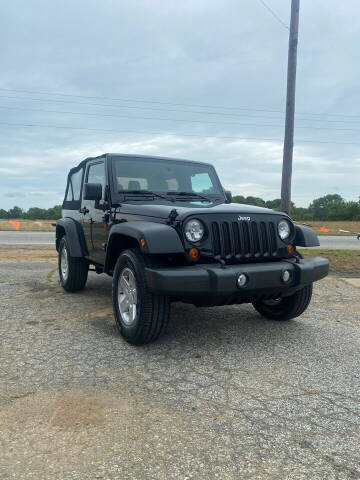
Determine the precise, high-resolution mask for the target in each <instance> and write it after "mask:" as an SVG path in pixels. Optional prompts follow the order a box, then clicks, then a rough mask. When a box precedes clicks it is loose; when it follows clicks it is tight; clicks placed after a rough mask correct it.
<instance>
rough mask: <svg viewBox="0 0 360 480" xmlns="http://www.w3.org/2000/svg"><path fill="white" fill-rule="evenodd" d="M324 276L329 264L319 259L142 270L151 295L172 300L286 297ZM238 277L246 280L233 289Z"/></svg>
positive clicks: (323, 259)
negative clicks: (285, 277) (286, 278)
mask: <svg viewBox="0 0 360 480" xmlns="http://www.w3.org/2000/svg"><path fill="white" fill-rule="evenodd" d="M284 270H288V271H289V272H290V280H289V281H288V282H286V283H284V282H283V281H282V279H281V275H282V273H283V271H284ZM328 272H329V260H328V259H327V258H322V257H316V258H306V259H299V260H298V262H297V261H296V260H295V259H289V260H280V261H274V262H264V263H247V264H237V265H226V266H224V267H222V266H221V265H220V264H219V263H212V264H198V265H194V266H186V267H159V268H150V267H148V268H146V269H145V274H146V279H147V283H148V286H149V289H150V290H151V291H152V292H155V293H162V294H166V295H173V296H202V295H207V296H208V295H214V296H224V295H233V294H239V295H241V294H243V295H244V296H249V295H250V296H251V295H259V294H266V295H270V296H271V295H278V294H280V295H286V294H291V293H292V292H293V291H296V290H299V289H300V288H302V287H304V286H305V285H309V284H310V283H313V282H315V281H317V280H320V279H321V278H324V277H326V275H327V274H328ZM240 273H244V274H246V276H247V278H248V281H247V284H246V285H245V286H244V287H241V288H240V287H238V286H237V279H238V276H239V275H240Z"/></svg>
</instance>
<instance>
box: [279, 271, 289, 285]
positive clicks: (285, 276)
mask: <svg viewBox="0 0 360 480" xmlns="http://www.w3.org/2000/svg"><path fill="white" fill-rule="evenodd" d="M290 278H291V273H290V271H289V270H284V271H283V272H282V274H281V280H282V281H283V282H284V283H287V282H288V281H289V280H290Z"/></svg>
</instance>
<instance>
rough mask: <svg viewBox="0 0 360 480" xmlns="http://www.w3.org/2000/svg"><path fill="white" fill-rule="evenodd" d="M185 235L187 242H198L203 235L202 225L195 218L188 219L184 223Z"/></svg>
mask: <svg viewBox="0 0 360 480" xmlns="http://www.w3.org/2000/svg"><path fill="white" fill-rule="evenodd" d="M184 231H185V237H186V238H187V240H189V242H195V243H196V242H200V240H201V239H202V237H203V236H204V225H203V224H202V223H201V222H200V220H196V218H194V219H192V220H189V221H188V222H186V224H185V228H184Z"/></svg>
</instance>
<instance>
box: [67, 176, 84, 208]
mask: <svg viewBox="0 0 360 480" xmlns="http://www.w3.org/2000/svg"><path fill="white" fill-rule="evenodd" d="M83 175H84V169H83V167H81V168H80V169H77V170H75V171H74V172H73V173H70V174H69V177H68V184H67V188H66V194H65V200H64V203H63V208H65V209H70V210H71V209H76V208H78V207H79V204H80V196H81V186H82V179H83Z"/></svg>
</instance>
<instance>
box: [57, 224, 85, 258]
mask: <svg viewBox="0 0 360 480" xmlns="http://www.w3.org/2000/svg"><path fill="white" fill-rule="evenodd" d="M62 230H64V231H65V235H66V238H67V241H68V244H69V249H70V255H71V256H72V257H85V256H86V255H88V251H87V247H86V241H85V236H84V232H83V229H82V226H81V224H80V223H79V222H77V221H76V220H74V219H73V218H70V217H65V218H60V220H58V221H57V223H56V250H57V251H59V245H60V240H61V238H62V237H63V234H62Z"/></svg>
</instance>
